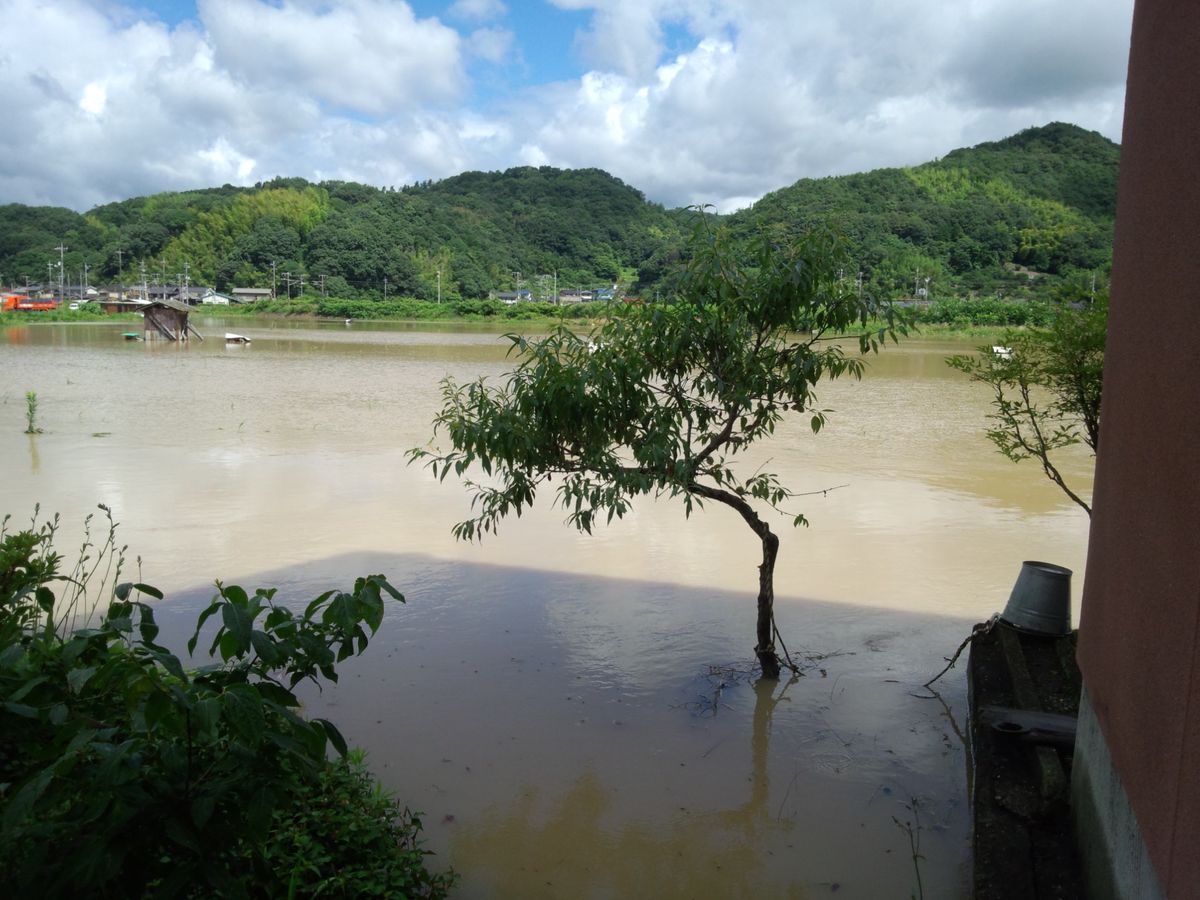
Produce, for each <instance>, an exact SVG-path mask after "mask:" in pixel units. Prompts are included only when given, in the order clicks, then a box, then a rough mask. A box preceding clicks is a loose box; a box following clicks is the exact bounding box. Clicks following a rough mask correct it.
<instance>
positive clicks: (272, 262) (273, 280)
mask: <svg viewBox="0 0 1200 900" xmlns="http://www.w3.org/2000/svg"><path fill="white" fill-rule="evenodd" d="M276 293H278V291H277V290H276V286H275V260H271V299H272V300H274V299H275V294H276Z"/></svg>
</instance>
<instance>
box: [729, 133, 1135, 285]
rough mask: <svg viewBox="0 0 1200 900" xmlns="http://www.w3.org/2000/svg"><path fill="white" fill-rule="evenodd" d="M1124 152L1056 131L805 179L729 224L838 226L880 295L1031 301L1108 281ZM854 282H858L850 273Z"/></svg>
mask: <svg viewBox="0 0 1200 900" xmlns="http://www.w3.org/2000/svg"><path fill="white" fill-rule="evenodd" d="M1119 156H1120V148H1119V147H1118V146H1117V145H1116V144H1114V143H1113V142H1111V141H1109V140H1108V139H1106V138H1104V137H1103V136H1101V135H1099V134H1096V133H1095V132H1089V131H1085V130H1083V129H1081V128H1077V127H1076V126H1074V125H1064V124H1061V123H1054V124H1051V125H1047V126H1045V127H1042V128H1031V129H1028V130H1026V131H1022V132H1021V133H1020V134H1017V135H1015V136H1013V137H1010V138H1007V139H1005V140H1002V141H995V142H992V143H987V144H980V145H979V146H977V147H972V148H969V149H964V150H955V151H953V152H951V153H949V154H947V155H946V156H945V157H943V158H942V159H940V160H936V161H934V162H929V163H925V164H924V165H920V166H915V167H913V168H908V169H879V170H876V171H873V172H867V173H863V174H859V175H847V176H841V177H837V178H821V179H804V180H802V181H798V182H796V183H795V184H793V185H792V186H791V187H787V188H783V189H782V190H779V191H775V192H774V193H771V194H768V195H766V196H765V197H763V198H762V199H761V200H760V201H758V203H756V204H754V206H753V207H751V208H750V209H746V210H743V211H741V212H739V213H737V214H735V215H734V216H733V217H732V221H733V223H734V224H735V227H737V228H738V229H739V230H743V231H749V230H753V229H757V228H760V227H763V226H767V225H782V226H784V227H786V228H788V229H796V230H802V229H804V228H809V227H812V226H813V225H816V224H828V225H832V226H834V227H835V228H837V229H838V230H840V231H841V232H842V233H843V234H845V235H846V236H847V237H848V238H849V240H850V243H851V246H852V248H853V253H854V255H855V257H856V259H857V260H858V268H859V269H860V270H861V271H862V273H863V279H864V282H865V284H866V285H867V286H869V287H870V288H871V289H872V290H874V291H875V292H876V293H878V294H880V295H884V296H893V297H894V296H911V295H912V294H913V291H914V285H919V286H921V287H924V286H925V279H926V278H929V279H930V280H929V284H928V292H929V295H930V296H931V297H936V296H942V297H945V296H948V295H950V296H969V295H972V294H985V295H993V294H995V293H1001V294H1007V295H1009V296H1011V295H1013V294H1014V293H1015V294H1018V295H1019V294H1028V293H1031V292H1036V291H1039V290H1047V289H1053V288H1054V287H1055V286H1057V285H1060V284H1062V283H1063V282H1064V281H1068V282H1069V281H1070V280H1071V279H1072V278H1073V277H1075V278H1078V277H1081V275H1082V274H1083V273H1092V272H1100V273H1104V272H1106V271H1107V270H1108V268H1109V267H1110V265H1111V260H1112V225H1113V216H1114V214H1115V209H1116V196H1117V168H1118V162H1119ZM851 274H852V275H855V276H856V275H857V273H851Z"/></svg>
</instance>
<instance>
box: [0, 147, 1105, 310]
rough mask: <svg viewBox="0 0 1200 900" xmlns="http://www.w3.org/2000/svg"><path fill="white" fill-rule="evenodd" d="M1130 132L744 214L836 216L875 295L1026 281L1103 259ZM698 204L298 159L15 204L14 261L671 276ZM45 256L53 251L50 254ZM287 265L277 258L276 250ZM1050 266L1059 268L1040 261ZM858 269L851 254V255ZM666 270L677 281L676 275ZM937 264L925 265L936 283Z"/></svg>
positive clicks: (481, 280) (637, 283)
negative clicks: (97, 201)
mask: <svg viewBox="0 0 1200 900" xmlns="http://www.w3.org/2000/svg"><path fill="white" fill-rule="evenodd" d="M1118 156H1119V148H1118V147H1117V145H1116V144H1113V143H1112V142H1111V141H1108V140H1107V139H1105V138H1103V137H1102V136H1100V135H1098V134H1095V133H1093V132H1088V131H1084V130H1083V129H1080V128H1077V127H1075V126H1072V125H1063V124H1057V123H1056V124H1051V125H1047V126H1045V127H1042V128H1032V129H1029V130H1027V131H1023V132H1021V133H1020V134H1017V135H1015V136H1013V137H1011V138H1008V139H1006V140H1002V141H996V142H994V143H988V144H981V145H979V146H977V147H973V148H970V149H963V150H955V151H953V152H951V153H949V154H947V155H946V156H945V157H944V158H942V159H940V160H936V161H934V162H930V163H926V164H924V165H920V166H915V167H913V168H907V169H880V170H877V171H873V172H867V173H863V174H859V175H848V176H840V177H831V178H822V179H805V180H802V181H798V182H796V183H795V184H793V185H792V186H790V187H787V188H783V189H782V190H779V191H775V192H774V193H771V194H768V195H767V196H765V197H763V198H762V199H761V200H760V201H759V202H758V203H756V204H755V205H754V206H753V207H751V208H749V209H747V210H743V211H741V212H739V213H737V214H735V215H733V216H731V217H729V221H730V223H731V224H732V225H733V227H734V228H735V229H737V230H740V231H749V230H752V229H756V228H758V227H761V226H763V225H768V224H772V225H773V224H779V223H782V224H783V225H784V226H785V227H788V228H791V229H796V230H800V229H803V228H806V227H809V226H812V225H814V224H818V223H829V224H832V225H834V226H835V227H837V228H838V229H839V230H841V231H842V232H844V233H845V234H846V235H847V237H848V238H849V240H850V242H851V247H852V250H853V252H854V254H855V257H856V260H857V268H858V269H859V270H860V271H861V272H862V273H863V279H864V282H866V283H867V284H869V285H870V286H872V287H873V289H875V291H876V292H877V293H878V294H880V295H885V296H893V297H895V296H907V295H910V294H912V292H913V290H914V288H915V287H917V286H923V290H926V291H928V293H929V294H930V296H936V297H945V296H947V295H948V294H955V295H967V294H971V293H984V294H992V293H1003V294H1004V295H1005V296H1013V295H1014V294H1017V295H1019V294H1023V293H1029V292H1031V291H1034V290H1038V289H1043V288H1046V287H1047V286H1053V285H1055V284H1058V283H1061V282H1062V281H1063V280H1064V279H1065V280H1067V281H1070V280H1071V279H1072V278H1075V279H1076V280H1078V279H1081V278H1084V277H1087V276H1088V275H1090V273H1094V272H1098V273H1100V274H1101V276H1103V273H1104V272H1105V270H1106V269H1107V267H1108V265H1109V261H1110V259H1111V248H1112V220H1113V212H1114V207H1115V203H1116V180H1117V165H1118ZM689 218H690V217H689V215H688V214H687V213H686V212H684V211H678V210H676V211H668V210H665V209H663V208H662V207H661V206H659V205H656V204H653V203H649V202H647V201H646V199H645V198H644V197H643V195H642V194H641V192H640V191H638V190H636V189H635V188H633V187H630V186H628V185H626V184H624V183H622V182H621V181H619V180H618V179H616V178H614V177H612V176H611V175H608V174H607V173H605V172H602V171H599V170H597V169H582V170H565V171H564V170H559V169H554V168H550V167H541V168H530V167H523V168H515V169H509V170H508V171H506V172H487V173H484V172H467V173H464V174H462V175H458V176H455V177H452V178H447V179H445V180H442V181H437V182H425V183H421V184H417V185H411V186H407V187H403V188H401V189H399V190H396V189H391V188H384V189H381V188H374V187H368V186H366V185H361V184H354V183H350V182H337V181H332V182H322V183H320V184H310V183H308V182H306V181H304V180H303V179H298V178H284V179H275V180H274V181H270V182H266V183H262V184H259V185H256V186H254V187H250V188H236V187H231V186H229V185H226V186H224V187H221V188H213V189H207V190H198V191H188V192H182V193H164V194H156V195H154V196H150V197H140V198H135V199H131V200H125V201H122V202H119V203H112V204H107V205H105V206H99V207H96V208H95V209H93V210H91V211H89V212H88V213H86V214H83V215H80V214H78V213H74V212H71V211H70V210H65V209H58V208H50V207H27V206H21V205H15V204H14V205H9V206H0V279H2V280H3V283H4V284H6V285H7V284H16V285H21V284H24V283H25V280H26V278H28V279H29V281H30V282H32V283H34V284H39V283H42V282H45V281H47V280H49V281H51V282H53V283H55V284H57V282H58V279H59V272H58V268H57V263H58V260H59V252H58V249H57V248H58V246H59V245H60V244H63V245H65V246H66V247H67V248H68V249H67V250H66V251H65V256H64V262H65V268H66V270H67V274H66V280H67V282H68V284H70V285H78V284H79V282H80V280H81V279H82V278H83V271H84V267H85V266H86V267H87V280H88V282H89V283H90V284H107V283H111V282H113V281H115V280H117V279H118V277H120V278H121V279H122V280H124V281H126V282H127V283H128V282H132V281H134V280H137V279H138V278H139V273H140V271H141V265H142V264H143V263H144V266H145V271H146V276H147V278H148V279H149V280H151V281H155V280H165V281H167V282H170V283H177V282H178V281H179V278H180V276H181V274H182V273H183V272H184V270H185V267H186V271H187V273H188V276H189V279H190V281H191V283H192V284H194V285H211V286H215V287H216V288H218V289H221V290H227V289H230V288H232V287H251V286H258V287H268V286H271V285H272V283H273V280H274V283H275V284H276V285H277V286H278V292H279V293H280V294H281V295H282V294H283V293H284V291H285V288H286V286H288V285H290V293H292V294H293V295H295V294H296V293H298V291H299V284H300V279H301V278H303V279H304V289H305V290H306V291H308V292H312V291H313V290H318V291H319V290H321V288H322V285H323V288H324V290H325V291H326V292H327V293H328V294H330V295H331V296H341V297H354V296H365V297H370V296H378V295H380V294H382V293H384V292H387V293H389V294H390V295H393V296H399V295H405V296H413V297H423V298H429V299H432V298H433V297H435V296H436V294H437V290H438V283H439V273H440V285H441V290H442V295H443V297H445V298H454V297H458V296H462V297H480V296H485V295H486V294H487V293H488V292H489V291H495V290H512V289H514V288H517V287H518V286H519V287H521V288H524V289H530V290H532V291H533V292H534V295H535V296H538V295H542V296H548V295H549V293H550V292H551V290H552V289H553V285H554V278H555V275H557V283H558V287H559V288H560V289H565V288H572V287H577V286H582V287H591V286H595V285H599V284H604V283H611V282H614V281H621V282H623V283H624V284H625V285H626V286H633V287H634V289H635V290H638V291H640V292H642V293H643V294H645V295H646V296H651V295H652V292H653V291H654V290H655V289H656V287H662V288H663V292H664V293H666V292H667V291H668V289H669V288H668V284H669V280H670V273H671V271H672V266H673V264H674V262H675V261H676V260H677V259H678V256H679V253H680V248H681V246H682V244H683V240H684V235H685V233H686V232H687V229H688V225H687V222H688V219H689ZM48 263H49V268H48V266H47V264H48ZM272 264H274V266H272ZM1037 273H1044V274H1045V276H1048V277H1043V276H1042V275H1038V274H1037ZM848 274H850V275H851V276H853V275H855V274H856V273H848ZM664 279H666V280H667V283H664ZM925 279H929V281H928V283H927V282H926V281H925Z"/></svg>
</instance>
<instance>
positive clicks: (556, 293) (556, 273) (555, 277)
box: [554, 269, 558, 306]
mask: <svg viewBox="0 0 1200 900" xmlns="http://www.w3.org/2000/svg"><path fill="white" fill-rule="evenodd" d="M554 305H555V306H557V305H558V269H555V270H554Z"/></svg>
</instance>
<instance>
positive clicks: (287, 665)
mask: <svg viewBox="0 0 1200 900" xmlns="http://www.w3.org/2000/svg"><path fill="white" fill-rule="evenodd" d="M106 513H107V511H106ZM8 521H9V520H8V519H7V518H5V520H4V523H3V527H0V894H3V895H4V896H9V897H32V896H38V897H64V898H67V897H70V898H75V897H145V896H154V897H297V896H325V897H344V898H350V897H363V896H374V897H442V896H445V894H446V892H447V890H448V889H449V887H450V885H451V884H452V881H453V878H452V876H450V875H446V874H437V873H432V872H430V871H429V870H428V869H427V868H426V865H425V862H426V854H425V853H424V852H423V851H422V850H421V847H420V844H419V841H418V836H419V832H420V827H421V823H420V821H419V819H418V818H417V817H416V816H414V815H412V814H411V813H409V812H408V811H406V810H404V809H402V808H399V807H397V806H396V805H395V803H394V802H393V801H392V800H390V799H389V798H388V797H387V796H386V795H384V794H383V793H382V792H381V791H380V789H379V787H378V786H377V785H376V784H375V783H374V781H373V780H372V779H371V778H370V776H369V774H368V773H367V772H366V770H365V768H364V765H363V758H362V755H361V754H360V753H350V752H348V748H347V747H346V743H345V741H344V739H343V738H342V736H341V734H340V733H339V732H338V730H337V728H336V727H335V726H334V725H333V724H332V723H331V722H328V721H326V720H323V719H313V720H308V719H305V718H303V717H301V716H300V715H299V714H298V712H297V710H298V707H299V705H300V702H299V700H298V699H297V698H296V696H295V694H294V693H293V690H294V689H295V688H296V686H297V685H298V684H299V683H301V682H303V681H314V682H318V681H319V680H320V679H325V680H328V681H336V680H337V671H336V666H337V664H338V663H339V662H341V661H342V660H344V659H346V658H347V657H349V656H351V655H353V654H358V653H361V652H362V651H363V650H364V649H365V648H366V646H367V643H368V641H369V637H370V635H372V634H374V633H375V630H376V629H377V628H378V627H379V625H380V622H381V621H382V619H383V614H384V604H385V599H386V598H391V599H394V600H397V601H401V602H402V601H403V597H401V595H400V594H399V593H398V592H397V591H396V590H395V589H394V588H393V587H392V586H391V585H390V584H388V582H387V580H386V579H385V578H383V576H380V575H372V576H368V577H364V578H359V579H358V580H357V581H356V582H355V585H354V588H353V589H352V590H351V591H349V592H338V591H330V592H327V593H325V594H322V595H321V596H320V597H318V598H316V599H315V600H313V601H312V602H311V603H310V604H309V605H308V606H307V607H306V608H305V609H304V610H303V611H302V612H296V611H293V610H292V609H290V608H289V607H287V606H285V605H283V604H281V603H277V602H276V601H275V599H274V598H275V591H274V590H273V589H272V590H262V589H260V590H258V591H256V592H255V593H254V594H253V595H250V594H248V593H247V592H246V591H244V590H243V589H242V588H240V587H237V586H235V585H221V584H220V583H218V585H217V593H216V596H215V597H214V598H213V601H212V603H211V604H210V605H209V606H208V607H207V608H206V609H205V610H204V611H203V613H202V614H201V615H200V617H199V620H198V622H197V625H196V631H195V633H194V634H193V636H192V638H191V639H190V640H189V641H188V650H189V652H191V651H194V650H195V648H196V646H197V642H198V641H199V639H200V636H201V632H202V631H203V630H204V626H205V624H206V623H207V622H209V621H210V620H212V621H214V622H215V623H217V627H216V629H215V632H212V634H211V645H210V646H209V648H208V649H209V656H210V657H211V658H212V660H213V661H212V662H210V663H207V664H205V665H202V666H200V667H198V668H188V667H185V666H184V665H183V663H182V661H181V660H180V659H179V658H178V657H177V656H176V655H175V654H174V653H173V652H172V651H171V650H169V649H168V648H167V647H166V646H164V645H162V644H160V643H158V638H159V627H158V625H157V624H156V622H155V616H154V607H153V605H151V604H150V603H147V602H145V600H143V599H141V598H143V597H146V598H156V599H161V595H160V594H159V592H158V591H157V590H155V589H154V588H152V587H150V586H148V585H144V584H133V583H129V582H121V581H120V575H121V565H122V557H121V553H122V551H121V550H120V549H118V548H117V547H116V544H115V539H114V532H113V529H112V528H111V527H110V528H109V529H108V534H107V538H106V539H105V540H104V541H103V542H102V543H101V544H100V545H99V547H96V546H93V545H92V544H91V543H90V542H85V544H84V547H83V550H82V552H81V554H80V557H79V560H78V562H77V563H76V564H75V566H74V568H73V569H72V570H71V571H69V572H65V573H64V572H62V571H61V567H62V559H61V557H60V556H59V555H58V554H57V553H56V552H55V551H54V549H53V539H54V535H55V530H56V523H53V522H52V523H42V524H40V525H39V524H38V523H37V522H36V521H35V522H34V523H32V524H31V526H30V527H29V528H26V529H23V530H19V531H15V532H10V531H9V530H8ZM110 526H111V520H110ZM114 586H115V587H114ZM110 589H111V597H112V602H111V603H109V604H108V605H107V606H105V607H103V608H97V607H95V606H94V604H95V602H96V600H97V599H103V595H104V593H106V592H107V591H108V590H110ZM209 631H212V629H211V628H210V629H209ZM205 637H206V639H207V638H208V637H209V633H208V632H205ZM329 747H332V748H333V749H334V750H335V751H336V752H337V754H338V756H337V758H336V759H335V760H334V761H330V760H329V759H328V758H327V749H328V748H329Z"/></svg>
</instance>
